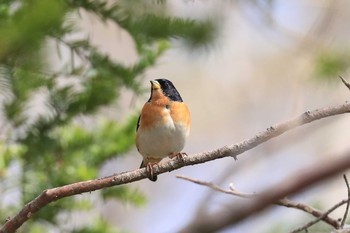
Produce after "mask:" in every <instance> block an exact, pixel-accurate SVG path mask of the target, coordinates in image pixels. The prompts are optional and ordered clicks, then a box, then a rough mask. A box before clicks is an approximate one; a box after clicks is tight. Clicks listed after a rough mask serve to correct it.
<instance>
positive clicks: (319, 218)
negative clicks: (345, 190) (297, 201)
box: [290, 199, 349, 233]
mask: <svg viewBox="0 0 350 233" xmlns="http://www.w3.org/2000/svg"><path fill="white" fill-rule="evenodd" d="M347 202H349V199H345V200H342V201H340V202H338V203H337V204H335V205H334V206H333V207H332V208H330V209H329V210H327V211H326V212H325V213H324V214H322V215H320V216H319V217H318V218H316V219H315V220H312V221H310V222H308V223H307V224H305V225H304V226H302V227H299V228H298V229H295V230H293V231H291V232H290V233H297V232H300V231H303V230H305V231H307V229H308V228H309V227H311V226H312V225H314V224H316V223H317V222H319V221H321V220H325V219H326V218H329V217H328V215H329V214H330V213H332V212H333V211H334V210H336V209H337V208H339V207H340V206H342V205H344V204H345V203H347ZM338 224H339V223H338ZM339 227H341V226H340V224H339ZM339 227H338V228H335V229H339Z"/></svg>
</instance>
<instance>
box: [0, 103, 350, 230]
mask: <svg viewBox="0 0 350 233" xmlns="http://www.w3.org/2000/svg"><path fill="white" fill-rule="evenodd" d="M349 112H350V103H347V102H346V103H345V104H342V105H338V106H333V107H328V108H324V109H316V110H314V111H307V112H305V113H304V114H302V115H300V116H298V117H295V118H293V119H291V120H288V121H286V122H283V123H280V124H277V125H274V126H271V127H269V128H267V129H266V130H265V131H262V132H260V133H258V134H256V135H255V136H254V137H252V138H250V139H247V140H244V141H242V142H240V143H238V144H234V145H230V146H224V147H222V148H219V149H216V150H213V151H209V152H204V153H198V154H194V155H192V156H187V157H184V158H183V160H181V161H178V160H170V161H166V162H162V163H160V164H158V165H157V166H155V167H154V173H155V174H156V175H159V174H161V173H165V172H170V171H173V170H176V169H179V168H181V167H184V166H189V165H195V164H200V163H205V162H208V161H211V160H215V159H220V158H224V157H233V158H235V159H237V156H238V155H239V154H242V153H243V152H245V151H247V150H250V149H252V148H254V147H256V146H258V145H260V144H262V143H264V142H266V141H268V140H270V139H272V138H275V137H277V136H279V135H281V134H283V133H285V132H286V131H288V130H291V129H294V128H296V127H298V126H301V125H304V124H307V123H310V122H313V121H316V120H320V119H323V118H326V117H330V116H335V115H339V114H344V113H349ZM146 177H147V174H146V169H145V168H142V169H137V170H134V171H129V172H123V173H119V174H114V175H112V176H109V177H104V178H101V179H95V180H88V181H83V182H77V183H73V184H68V185H65V186H62V187H57V188H52V189H48V190H45V191H43V192H42V193H41V194H40V195H39V196H38V197H36V198H35V199H34V200H32V201H31V202H29V203H28V204H26V205H25V206H24V208H23V209H22V210H21V211H20V212H19V213H18V214H17V215H16V216H14V217H13V218H10V219H9V220H7V221H6V222H5V224H4V225H3V226H2V228H1V229H0V233H11V232H15V231H16V230H17V229H18V228H19V227H20V226H21V225H22V224H23V223H24V222H26V221H27V220H28V219H29V218H30V217H31V216H32V215H33V214H35V213H36V212H38V211H39V210H40V209H41V208H43V207H45V206H46V205H48V204H49V203H51V202H54V201H57V200H59V199H62V198H65V197H69V196H73V195H76V194H81V193H85V192H91V191H95V190H99V189H103V188H107V187H111V186H117V185H122V184H127V183H131V182H135V181H138V180H141V179H144V178H146Z"/></svg>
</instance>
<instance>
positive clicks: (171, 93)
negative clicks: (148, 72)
mask: <svg viewBox="0 0 350 233" xmlns="http://www.w3.org/2000/svg"><path fill="white" fill-rule="evenodd" d="M151 84H152V90H153V89H155V88H160V89H161V90H162V92H163V94H164V95H165V96H167V97H168V98H169V99H170V100H171V101H177V102H183V101H182V98H181V95H180V93H179V92H178V91H177V90H176V88H175V86H174V84H173V83H172V82H171V81H169V80H167V79H156V80H152V81H151ZM151 98H152V95H151Z"/></svg>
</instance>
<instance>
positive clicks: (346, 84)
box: [339, 75, 350, 90]
mask: <svg viewBox="0 0 350 233" xmlns="http://www.w3.org/2000/svg"><path fill="white" fill-rule="evenodd" d="M339 78H340V80H341V81H342V82H343V84H344V85H345V86H346V87H347V88H348V89H349V90H350V83H348V82H347V81H346V80H345V79H344V78H343V77H342V76H340V75H339Z"/></svg>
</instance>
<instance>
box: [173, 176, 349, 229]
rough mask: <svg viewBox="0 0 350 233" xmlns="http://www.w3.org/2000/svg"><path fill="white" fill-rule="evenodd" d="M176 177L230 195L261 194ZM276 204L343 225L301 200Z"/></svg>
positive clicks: (248, 195) (283, 200)
mask: <svg viewBox="0 0 350 233" xmlns="http://www.w3.org/2000/svg"><path fill="white" fill-rule="evenodd" d="M176 177H177V178H180V179H183V180H186V181H190V182H193V183H195V184H199V185H203V186H207V187H209V188H211V189H213V190H216V191H218V192H222V193H226V194H230V195H234V196H238V197H244V198H250V197H258V196H259V194H254V193H251V194H248V193H242V192H239V191H237V190H236V189H234V188H233V187H232V186H231V185H230V190H227V189H223V188H220V187H219V186H217V185H215V184H213V183H211V182H206V181H201V180H197V179H193V178H190V177H187V176H181V175H178V176H176ZM274 204H276V205H280V206H284V207H288V208H294V209H299V210H302V211H304V212H306V213H308V214H311V215H312V216H314V217H316V218H317V219H318V218H320V217H322V218H321V219H320V220H323V221H324V222H325V223H327V224H329V225H331V226H333V227H334V228H335V229H339V228H340V227H341V225H340V223H339V221H338V220H336V219H333V218H331V217H329V216H328V215H326V216H323V215H324V213H322V212H321V211H319V210H317V209H315V208H313V207H311V206H309V205H307V204H304V203H300V202H293V201H291V200H289V199H287V198H282V199H280V200H277V201H276V202H275V203H274ZM343 204H344V203H343ZM315 223H316V222H315Z"/></svg>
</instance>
